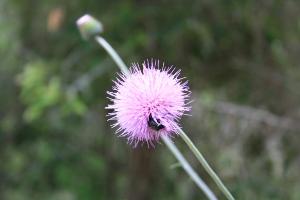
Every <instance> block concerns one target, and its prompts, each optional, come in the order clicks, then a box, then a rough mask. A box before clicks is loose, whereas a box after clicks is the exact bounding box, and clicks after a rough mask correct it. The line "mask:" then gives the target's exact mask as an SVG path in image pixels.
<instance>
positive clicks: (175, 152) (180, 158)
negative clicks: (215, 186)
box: [161, 135, 217, 200]
mask: <svg viewBox="0 0 300 200" xmlns="http://www.w3.org/2000/svg"><path fill="white" fill-rule="evenodd" d="M161 138H162V140H163V141H164V143H165V144H166V146H167V147H168V148H169V149H170V151H171V152H172V153H173V155H174V156H175V157H176V159H177V160H178V161H179V163H180V165H181V166H182V168H183V169H184V170H185V171H186V173H187V174H188V175H189V176H190V177H191V179H192V180H193V181H194V182H195V184H196V185H197V186H198V187H199V188H200V189H202V191H203V192H204V193H205V195H206V196H207V198H208V199H210V200H217V197H216V196H215V195H214V193H213V192H212V191H211V190H210V189H209V188H208V186H207V185H206V184H205V183H204V182H203V180H202V179H201V178H200V177H199V176H198V174H197V173H196V172H195V170H194V169H193V168H192V167H191V165H190V164H189V163H188V162H187V160H186V159H185V158H184V157H183V155H182V154H181V153H180V151H179V150H178V148H177V147H176V146H175V145H174V143H173V142H172V141H171V140H170V139H169V138H168V136H165V135H162V136H161Z"/></svg>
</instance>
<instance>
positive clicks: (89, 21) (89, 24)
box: [76, 14, 103, 40]
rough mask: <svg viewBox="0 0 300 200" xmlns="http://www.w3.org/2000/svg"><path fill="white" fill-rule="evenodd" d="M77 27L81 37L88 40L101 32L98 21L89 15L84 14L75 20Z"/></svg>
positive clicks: (100, 25) (101, 28)
mask: <svg viewBox="0 0 300 200" xmlns="http://www.w3.org/2000/svg"><path fill="white" fill-rule="evenodd" d="M76 24H77V27H78V29H79V31H80V34H81V36H82V38H83V39H85V40H88V39H91V38H93V37H95V36H96V35H99V34H100V33H102V32H103V26H102V24H101V22H100V21H98V20H97V19H95V18H94V17H92V16H91V15H88V14H86V15H84V16H82V17H80V18H79V19H78V20H77V21H76Z"/></svg>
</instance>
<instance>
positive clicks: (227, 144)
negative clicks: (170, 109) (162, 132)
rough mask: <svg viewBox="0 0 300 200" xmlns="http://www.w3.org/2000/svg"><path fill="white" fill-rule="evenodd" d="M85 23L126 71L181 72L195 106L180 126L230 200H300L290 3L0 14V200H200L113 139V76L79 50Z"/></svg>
mask: <svg viewBox="0 0 300 200" xmlns="http://www.w3.org/2000/svg"><path fill="white" fill-rule="evenodd" d="M86 12H88V13H90V14H92V15H93V16H95V17H96V18H98V19H100V20H101V21H102V23H103V25H104V28H105V32H104V33H103V36H104V37H105V38H106V39H107V40H108V41H109V42H110V43H111V44H112V46H113V47H115V48H116V50H117V51H118V52H119V53H120V55H121V56H122V57H123V58H124V60H125V62H126V63H127V64H128V65H130V63H132V62H142V61H143V60H145V59H147V58H158V59H160V60H161V61H164V62H165V63H166V64H167V65H175V66H176V67H178V68H181V69H182V74H183V76H185V77H188V79H189V81H190V86H191V89H192V92H193V100H194V102H193V111H192V113H191V114H192V117H184V119H183V120H182V126H183V127H184V130H185V131H186V132H187V133H188V135H190V137H191V138H192V139H193V141H194V142H195V144H196V145H197V146H198V147H199V149H200V150H201V151H202V152H203V154H204V155H205V157H206V158H207V159H208V161H209V162H210V163H211V165H212V166H213V168H214V169H215V170H216V171H217V173H218V174H219V175H220V177H221V178H222V179H223V181H224V182H225V184H226V185H227V186H228V187H229V189H230V190H231V191H232V193H233V195H234V196H235V197H236V198H237V199H243V200H253V199H258V200H260V199H261V200H264V199H275V200H276V199H284V200H286V199H291V200H298V199H300V173H299V172H300V154H299V152H300V145H299V142H300V136H299V133H300V125H299V123H298V121H299V119H300V89H299V88H300V57H299V55H300V1H293V0H265V1H263V0H262V1H250V0H227V1H225V0H199V1H198V0H186V1H180V0H174V1H170V0H155V1H146V0H140V1H133V0H131V1H129V0H126V1H103V0H102V1H96V0H81V1H80V0H72V1H59V0H51V1H50V0H40V1H39V0H1V1H0V30H1V31H0V58H1V59H0V91H1V93H0V95H1V96H0V97H1V98H0V199H1V200H2V199H3V200H29V199H30V200H40V199H43V200H96V199H97V200H98V199H128V200H150V199H151V200H152V199H162V200H176V199H178V200H181V199H185V200H190V199H191V200H193V199H205V197H204V196H203V194H202V192H201V191H200V190H198V189H197V188H196V186H195V185H194V183H193V182H192V181H191V180H190V179H189V178H188V177H187V175H186V174H185V173H184V171H183V170H182V169H181V168H171V166H172V164H174V163H176V160H175V159H174V157H173V156H172V154H171V153H170V152H169V151H168V150H167V148H166V147H165V146H164V145H163V144H158V145H157V146H156V148H154V149H148V148H147V147H146V146H143V147H139V148H136V149H133V148H132V147H131V146H130V145H127V144H126V139H124V138H118V137H116V136H115V135H114V131H115V130H112V129H111V128H110V126H109V124H108V123H107V122H106V119H107V118H106V116H105V115H106V114H107V111H106V110H105V109H104V107H105V105H106V104H107V103H108V100H107V99H106V91H107V90H110V89H111V86H112V80H113V79H114V77H115V76H116V72H117V71H118V69H117V67H116V66H115V64H114V63H113V61H112V60H111V59H110V58H109V57H108V56H107V54H106V53H105V52H104V50H103V49H101V48H100V47H99V46H97V45H96V44H95V43H94V42H85V41H83V40H82V39H81V37H80V35H79V33H78V30H77V28H76V25H75V21H76V20H77V19H78V18H79V17H80V16H82V15H83V14H85V13H86ZM174 141H175V143H176V144H177V145H178V146H179V147H180V149H181V150H182V151H183V152H184V154H185V155H186V156H187V158H188V160H189V161H190V162H191V163H192V165H193V166H194V167H195V169H196V170H197V172H199V174H200V175H201V176H202V178H203V179H204V180H205V181H206V182H207V183H208V184H209V186H210V187H211V188H212V189H213V190H214V191H215V192H216V194H217V195H218V196H219V197H220V199H224V197H223V196H222V194H220V192H219V190H218V189H217V188H216V186H215V184H214V183H213V182H212V181H211V179H210V178H209V177H208V176H207V174H206V173H205V172H204V170H203V168H202V167H201V166H200V165H199V164H198V162H197V161H196V160H195V158H194V157H193V156H192V154H191V153H190V152H189V151H188V149H187V147H186V146H185V145H184V144H183V143H182V141H181V140H180V138H175V139H174Z"/></svg>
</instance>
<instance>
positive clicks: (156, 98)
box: [106, 60, 191, 146]
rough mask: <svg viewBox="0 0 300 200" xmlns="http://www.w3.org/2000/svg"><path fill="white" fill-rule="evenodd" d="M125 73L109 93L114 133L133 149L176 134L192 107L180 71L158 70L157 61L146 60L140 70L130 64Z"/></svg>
mask: <svg viewBox="0 0 300 200" xmlns="http://www.w3.org/2000/svg"><path fill="white" fill-rule="evenodd" d="M129 71H130V72H129V73H128V74H124V73H123V74H119V77H118V78H117V80H116V81H115V82H114V83H115V85H114V86H113V91H112V92H108V94H109V95H110V97H109V99H110V100H111V101H112V104H110V105H108V106H107V107H106V109H112V111H111V112H110V113H109V114H108V116H110V119H109V120H113V121H115V123H114V124H113V125H112V127H118V129H117V133H118V134H119V135H120V136H124V137H127V139H128V142H129V143H133V144H134V145H135V146H136V145H137V144H138V143H139V142H142V143H143V142H146V143H147V144H148V145H149V144H151V145H152V146H153V141H157V140H159V138H160V136H161V135H167V136H172V135H174V134H176V129H177V128H178V121H179V119H180V118H181V117H182V115H183V114H184V113H185V112H187V111H189V110H190V109H191V108H190V106H188V104H189V103H188V102H187V100H188V98H189V96H190V91H189V87H188V85H187V81H184V82H183V81H182V80H183V78H180V77H179V75H180V70H178V71H175V69H174V68H173V67H168V68H166V67H165V66H164V65H163V67H162V68H160V67H159V61H153V60H152V61H151V62H149V61H145V62H144V63H143V64H142V68H140V66H139V65H138V64H133V65H132V67H131V68H130V70H129Z"/></svg>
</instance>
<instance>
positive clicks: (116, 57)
mask: <svg viewBox="0 0 300 200" xmlns="http://www.w3.org/2000/svg"><path fill="white" fill-rule="evenodd" d="M95 39H96V41H97V42H98V43H99V44H100V45H101V46H102V47H103V48H104V49H105V50H106V51H107V53H108V54H109V55H110V56H111V58H112V59H113V60H114V61H115V62H116V64H117V65H118V67H119V68H120V70H121V71H122V72H123V73H124V74H129V70H128V68H127V66H126V65H125V63H124V62H123V60H122V59H121V57H120V56H119V55H118V53H117V52H116V51H115V50H114V49H113V48H112V46H111V45H110V44H109V43H108V42H107V41H106V40H105V39H104V38H103V37H101V36H96V38H95Z"/></svg>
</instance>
